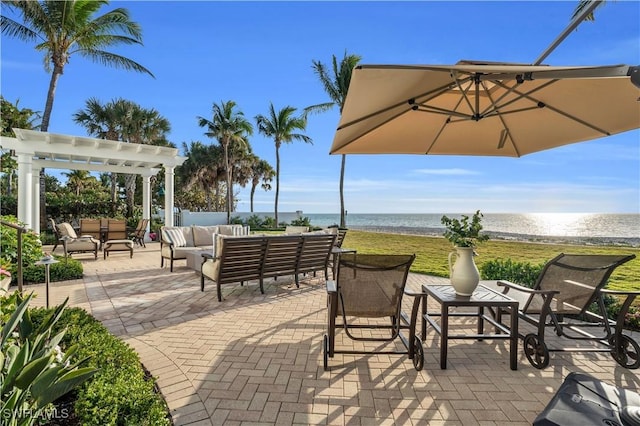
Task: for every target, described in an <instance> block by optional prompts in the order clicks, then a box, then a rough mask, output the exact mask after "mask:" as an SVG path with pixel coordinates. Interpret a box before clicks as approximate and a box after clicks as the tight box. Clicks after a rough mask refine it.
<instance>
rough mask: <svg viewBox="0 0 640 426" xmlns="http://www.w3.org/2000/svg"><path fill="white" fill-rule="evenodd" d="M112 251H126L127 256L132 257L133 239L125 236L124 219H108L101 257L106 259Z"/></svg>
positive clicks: (125, 224) (125, 226) (125, 225)
mask: <svg viewBox="0 0 640 426" xmlns="http://www.w3.org/2000/svg"><path fill="white" fill-rule="evenodd" d="M112 251H127V252H129V258H132V257H133V241H131V240H130V239H128V238H127V223H126V221H124V220H120V219H109V222H108V225H107V240H106V241H105V242H104V248H103V257H104V258H105V259H106V258H107V257H108V256H109V253H110V252H112Z"/></svg>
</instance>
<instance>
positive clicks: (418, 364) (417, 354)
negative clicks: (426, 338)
mask: <svg viewBox="0 0 640 426" xmlns="http://www.w3.org/2000/svg"><path fill="white" fill-rule="evenodd" d="M413 342H414V343H413V366H414V367H415V369H416V370H417V371H420V370H422V367H424V348H423V347H422V340H420V338H419V337H418V336H416V337H415V339H414V341H413Z"/></svg>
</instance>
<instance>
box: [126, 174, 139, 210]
mask: <svg viewBox="0 0 640 426" xmlns="http://www.w3.org/2000/svg"><path fill="white" fill-rule="evenodd" d="M124 192H125V195H126V197H127V217H133V208H134V204H135V203H134V201H135V200H134V198H135V194H136V175H130V174H126V175H124Z"/></svg>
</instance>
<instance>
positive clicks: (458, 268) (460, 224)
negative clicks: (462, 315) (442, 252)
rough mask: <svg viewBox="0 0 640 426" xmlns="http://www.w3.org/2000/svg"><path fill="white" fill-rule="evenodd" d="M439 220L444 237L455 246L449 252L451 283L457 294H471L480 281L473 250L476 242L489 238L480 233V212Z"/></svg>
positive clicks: (444, 217)
mask: <svg viewBox="0 0 640 426" xmlns="http://www.w3.org/2000/svg"><path fill="white" fill-rule="evenodd" d="M441 222H442V224H443V225H444V226H445V232H444V237H445V238H446V239H447V240H449V241H450V242H451V243H452V244H453V246H454V247H455V251H452V252H451V253H449V272H450V277H451V285H452V286H453V288H454V290H455V292H456V294H457V295H459V296H471V295H472V294H473V291H474V290H475V289H476V287H477V286H478V283H479V282H480V272H479V271H478V268H477V267H476V264H475V262H474V261H473V256H474V255H475V251H474V250H475V248H476V245H477V244H478V243H481V242H483V241H487V240H488V239H489V236H488V235H486V234H482V233H481V231H482V213H480V210H477V211H476V212H475V213H474V215H473V216H472V217H471V218H469V216H467V215H462V216H461V219H456V218H453V219H452V218H449V217H447V216H442V219H441ZM454 255H455V256H456V259H455V262H454V261H453V256H454Z"/></svg>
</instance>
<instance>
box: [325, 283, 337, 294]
mask: <svg viewBox="0 0 640 426" xmlns="http://www.w3.org/2000/svg"><path fill="white" fill-rule="evenodd" d="M337 292H338V286H337V285H336V282H335V281H331V280H329V281H327V293H337Z"/></svg>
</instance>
